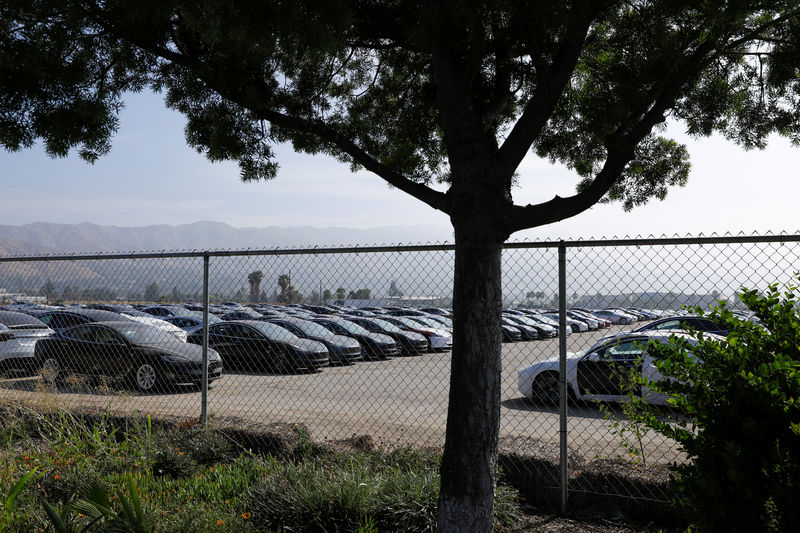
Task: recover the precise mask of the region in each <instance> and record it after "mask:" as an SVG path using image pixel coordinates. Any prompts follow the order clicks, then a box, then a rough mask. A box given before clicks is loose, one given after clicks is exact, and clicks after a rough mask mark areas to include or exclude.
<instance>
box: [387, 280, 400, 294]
mask: <svg viewBox="0 0 800 533" xmlns="http://www.w3.org/2000/svg"><path fill="white" fill-rule="evenodd" d="M386 294H387V295H388V296H389V297H392V298H394V297H399V298H402V297H403V291H401V290H400V289H398V288H397V282H396V281H395V280H392V282H391V283H390V284H389V292H387V293H386Z"/></svg>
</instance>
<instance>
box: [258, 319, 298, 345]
mask: <svg viewBox="0 0 800 533" xmlns="http://www.w3.org/2000/svg"><path fill="white" fill-rule="evenodd" d="M249 325H250V326H251V327H253V328H255V329H257V330H258V331H260V332H261V333H263V334H264V335H265V336H266V337H267V338H268V339H270V340H273V341H298V340H300V338H299V337H298V336H297V335H295V334H294V333H292V332H291V331H289V330H288V329H286V328H282V327H281V326H279V325H277V324H270V323H269V322H257V323H252V324H249Z"/></svg>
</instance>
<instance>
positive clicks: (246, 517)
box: [242, 513, 253, 520]
mask: <svg viewBox="0 0 800 533" xmlns="http://www.w3.org/2000/svg"><path fill="white" fill-rule="evenodd" d="M251 516H253V515H252V514H250V513H242V518H244V519H245V520H249V519H250V517H251Z"/></svg>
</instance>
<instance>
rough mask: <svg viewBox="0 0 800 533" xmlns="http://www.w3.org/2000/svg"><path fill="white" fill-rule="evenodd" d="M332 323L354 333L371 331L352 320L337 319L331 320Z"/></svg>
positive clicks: (362, 333)
mask: <svg viewBox="0 0 800 533" xmlns="http://www.w3.org/2000/svg"><path fill="white" fill-rule="evenodd" d="M331 324H336V325H337V326H340V327H341V328H342V329H343V330H345V331H346V332H348V333H352V334H353V335H369V334H370V332H369V331H367V330H366V329H365V328H364V327H362V326H360V325H358V324H356V323H355V322H350V321H349V320H337V321H335V322H331Z"/></svg>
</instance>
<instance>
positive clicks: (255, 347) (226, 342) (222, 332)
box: [188, 320, 330, 372]
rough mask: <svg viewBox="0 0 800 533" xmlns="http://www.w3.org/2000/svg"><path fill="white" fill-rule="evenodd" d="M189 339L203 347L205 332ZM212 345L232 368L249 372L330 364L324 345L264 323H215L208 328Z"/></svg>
mask: <svg viewBox="0 0 800 533" xmlns="http://www.w3.org/2000/svg"><path fill="white" fill-rule="evenodd" d="M188 340H189V342H192V343H195V344H202V342H203V332H202V330H198V331H194V332H192V333H191V334H190V335H189V339H188ZM208 345H209V347H211V348H214V349H215V350H217V351H218V352H219V353H220V355H221V356H222V357H223V358H224V359H225V361H226V364H227V365H228V366H229V367H231V368H233V367H236V368H240V369H243V370H248V371H257V372H261V371H269V372H288V371H296V370H300V369H306V370H311V371H313V370H318V369H319V368H321V367H324V366H328V365H329V364H330V358H329V356H328V350H327V348H325V345H324V344H321V343H319V342H317V341H312V340H309V339H301V338H300V337H298V336H297V335H295V334H294V333H292V332H290V331H289V330H287V329H286V328H282V327H280V326H278V325H277V324H270V323H269V322H264V321H261V320H236V321H226V322H220V323H218V324H212V325H210V326H208Z"/></svg>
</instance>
